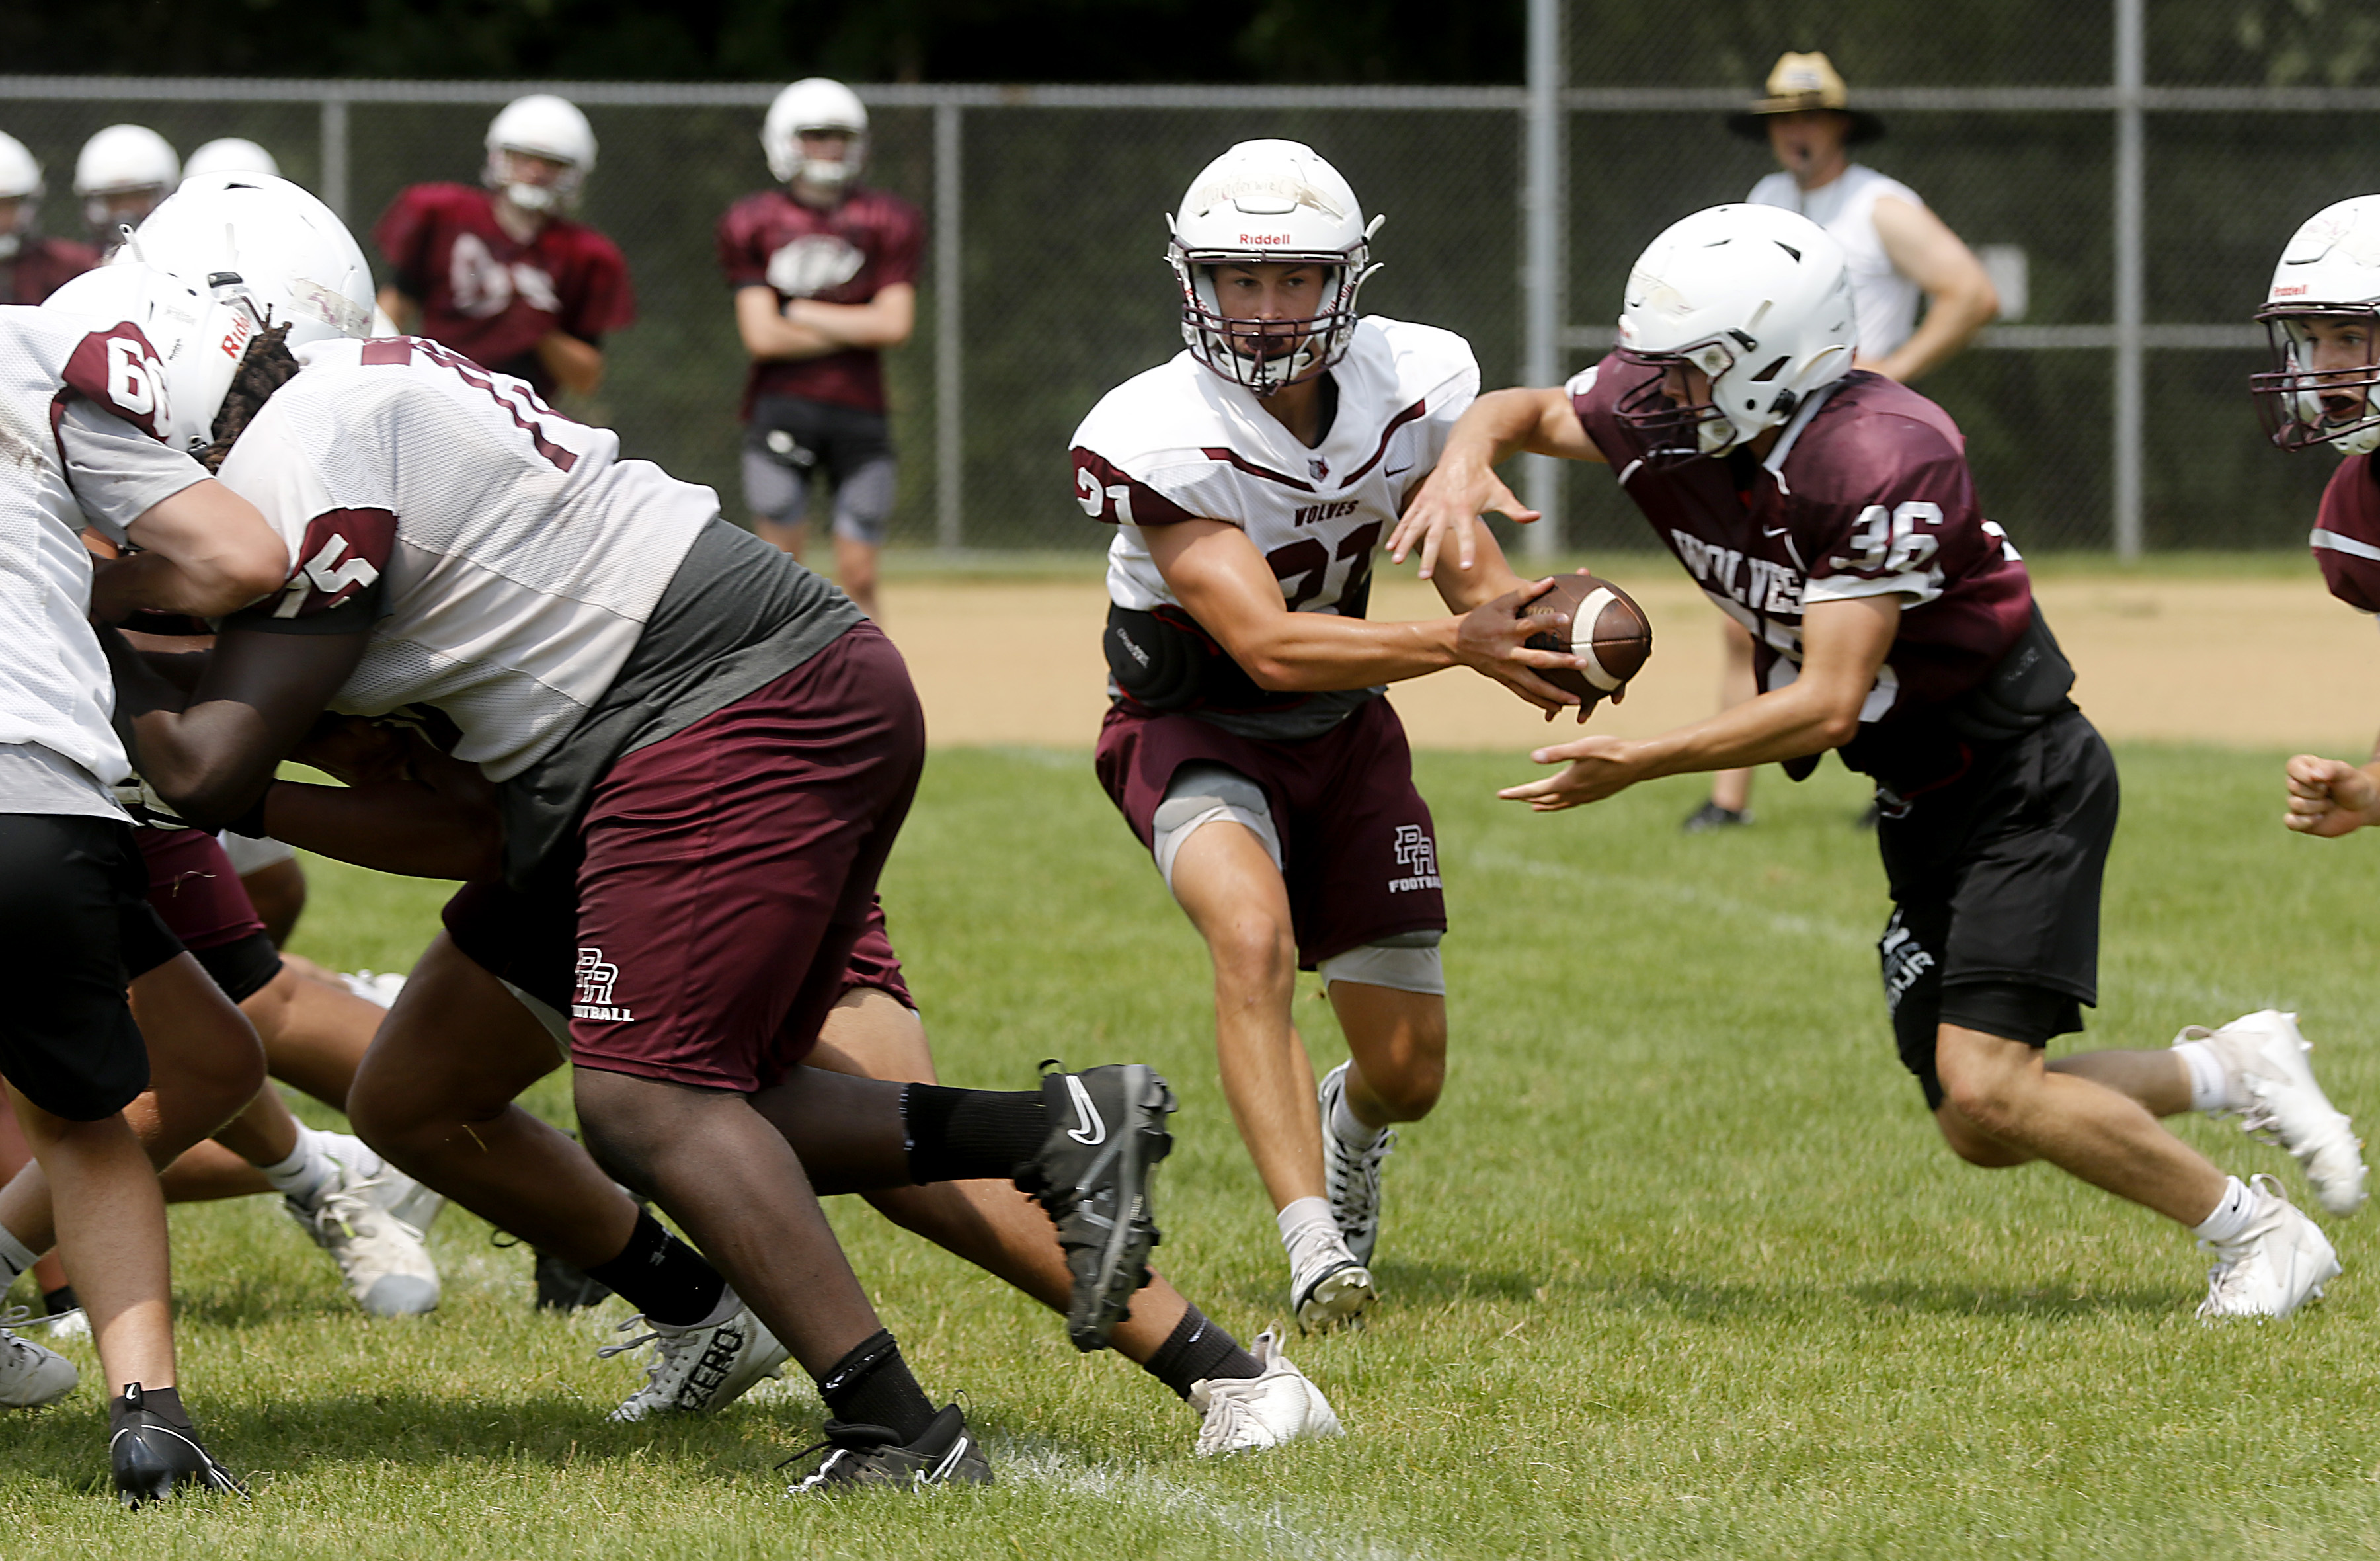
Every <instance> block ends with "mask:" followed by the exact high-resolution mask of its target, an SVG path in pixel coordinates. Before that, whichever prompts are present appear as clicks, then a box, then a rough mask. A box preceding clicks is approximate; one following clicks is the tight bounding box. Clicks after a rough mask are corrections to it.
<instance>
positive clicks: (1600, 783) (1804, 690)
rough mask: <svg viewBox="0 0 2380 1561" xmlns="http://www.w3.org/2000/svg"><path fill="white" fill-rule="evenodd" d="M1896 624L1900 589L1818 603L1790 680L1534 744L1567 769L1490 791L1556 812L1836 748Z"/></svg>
mask: <svg viewBox="0 0 2380 1561" xmlns="http://www.w3.org/2000/svg"><path fill="white" fill-rule="evenodd" d="M1899 632H1900V598H1899V597H1897V596H1863V597H1857V598H1854V599H1852V600H1851V601H1847V602H1822V603H1817V604H1813V605H1812V606H1811V607H1810V609H1809V611H1808V612H1806V613H1805V614H1803V618H1802V644H1803V662H1802V671H1801V676H1800V677H1796V678H1795V679H1794V680H1793V681H1792V682H1791V683H1790V684H1788V685H1787V686H1786V687H1784V688H1782V689H1777V690H1776V691H1774V692H1772V693H1766V694H1762V695H1760V696H1758V697H1757V698H1755V699H1751V700H1747V701H1744V702H1743V703H1742V704H1739V705H1733V706H1730V708H1728V709H1726V710H1723V711H1721V712H1719V713H1718V714H1717V715H1714V716H1712V717H1711V718H1710V719H1709V720H1707V721H1697V722H1695V723H1694V724H1693V725H1692V726H1680V727H1677V728H1675V729H1673V730H1671V731H1667V732H1664V733H1662V734H1661V735H1660V736H1658V737H1655V738H1642V739H1639V740H1635V741H1630V740H1626V739H1623V738H1611V737H1588V738H1579V739H1578V740H1577V741H1575V742H1567V743H1557V744H1555V745H1553V746H1551V747H1548V748H1541V749H1538V750H1536V752H1535V753H1532V754H1531V755H1529V757H1530V758H1531V759H1533V760H1535V761H1536V762H1537V763H1540V764H1566V765H1567V768H1565V769H1564V770H1562V772H1561V773H1560V774H1554V775H1548V776H1547V777H1546V778H1544V779H1543V780H1535V781H1530V782H1528V783H1527V784H1525V785H1523V786H1514V787H1506V788H1505V789H1503V790H1502V791H1500V792H1498V793H1497V794H1496V795H1497V796H1499V797H1501V798H1503V799H1505V800H1507V801H1511V802H1526V803H1528V804H1529V805H1530V807H1531V808H1533V809H1535V810H1536V811H1538V812H1541V813H1550V812H1559V811H1561V810H1562V809H1564V808H1575V807H1578V806H1580V805H1581V804H1582V803H1586V802H1600V801H1602V800H1603V799H1605V798H1607V797H1612V796H1616V795H1618V794H1619V793H1621V792H1622V791H1625V790H1627V789H1628V788H1629V787H1632V786H1634V785H1635V784H1636V783H1637V782H1638V781H1645V780H1652V779H1655V778H1657V777H1658V776H1661V775H1675V774H1686V773H1688V772H1691V771H1697V770H1729V769H1735V768H1738V767H1740V766H1743V765H1750V764H1765V763H1768V762H1771V761H1774V760H1779V759H1798V758H1801V757H1803V755H1805V754H1811V753H1823V752H1825V751H1826V750H1828V749H1833V748H1840V747H1841V746H1842V745H1843V744H1844V743H1847V742H1849V741H1851V739H1852V738H1853V737H1855V736H1857V735H1858V733H1859V726H1860V707H1861V705H1862V704H1864V702H1865V701H1866V699H1867V694H1868V690H1869V689H1872V688H1874V687H1875V685H1876V672H1877V669H1878V668H1880V667H1882V666H1883V665H1884V658H1885V656H1886V654H1887V652H1889V651H1890V650H1891V649H1892V641H1893V637H1894V636H1895V635H1896V634H1898V633H1899Z"/></svg>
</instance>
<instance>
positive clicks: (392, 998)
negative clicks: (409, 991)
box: [339, 970, 405, 1008]
mask: <svg viewBox="0 0 2380 1561" xmlns="http://www.w3.org/2000/svg"><path fill="white" fill-rule="evenodd" d="M339 981H340V982H341V984H343V985H344V986H346V989H347V990H348V991H349V992H352V993H354V994H356V995H357V996H358V997H360V998H362V999H363V1000H364V1001H365V1002H367V1003H377V1004H379V1005H380V1006H382V1007H383V1008H394V1007H395V1006H396V994H398V993H400V992H403V991H404V990H405V972H404V971H402V970H341V971H340V972H339Z"/></svg>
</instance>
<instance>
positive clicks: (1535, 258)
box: [1521, 0, 1570, 558]
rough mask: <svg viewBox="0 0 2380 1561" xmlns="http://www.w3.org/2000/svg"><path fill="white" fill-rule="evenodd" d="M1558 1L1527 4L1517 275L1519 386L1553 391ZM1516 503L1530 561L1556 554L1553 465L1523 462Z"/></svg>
mask: <svg viewBox="0 0 2380 1561" xmlns="http://www.w3.org/2000/svg"><path fill="white" fill-rule="evenodd" d="M1561 12H1562V4H1561V0H1529V99H1528V107H1527V108H1526V109H1525V110H1524V132H1523V141H1522V145H1523V148H1524V158H1523V163H1524V167H1523V179H1522V195H1521V204H1522V210H1523V213H1524V223H1525V226H1524V234H1525V253H1524V260H1523V262H1522V267H1521V379H1522V381H1523V382H1524V384H1533V385H1547V384H1555V383H1557V382H1558V381H1559V379H1560V374H1561V356H1560V350H1561V329H1562V326H1563V324H1564V323H1565V320H1566V316H1567V314H1568V312H1569V311H1567V310H1566V309H1565V308H1564V299H1563V294H1564V293H1565V292H1566V291H1568V289H1567V288H1566V287H1564V283H1566V282H1567V281H1568V280H1569V277H1568V274H1567V272H1568V267H1567V264H1566V259H1567V257H1566V254H1565V250H1564V246H1563V243H1562V239H1563V238H1564V236H1565V234H1564V230H1565V228H1566V226H1567V218H1568V214H1569V206H1570V202H1569V201H1568V199H1567V196H1568V193H1569V186H1568V181H1567V179H1566V178H1565V177H1564V175H1565V173H1566V170H1565V168H1564V166H1563V165H1564V163H1565V162H1566V159H1565V158H1564V157H1563V155H1562V153H1563V151H1564V141H1565V140H1566V137H1565V134H1564V132H1565V131H1566V130H1567V129H1568V128H1569V127H1568V125H1567V123H1566V122H1565V120H1564V117H1563V115H1562V105H1561V89H1562V79H1563V77H1564V75H1565V72H1564V70H1563V68H1562V63H1563V62H1562V52H1561V51H1562V25H1561V22H1562V18H1561ZM1522 458H1523V460H1524V463H1525V464H1524V475H1523V482H1522V497H1523V499H1524V502H1526V503H1527V505H1528V506H1529V507H1530V508H1532V509H1535V510H1536V511H1538V512H1539V513H1540V514H1542V515H1543V517H1544V518H1542V519H1540V520H1539V521H1538V522H1537V523H1536V525H1534V526H1532V527H1530V528H1529V529H1528V530H1527V531H1526V532H1524V538H1525V541H1524V547H1525V549H1526V551H1527V554H1528V555H1529V556H1530V557H1532V558H1545V557H1548V556H1550V555H1553V554H1554V553H1555V552H1557V551H1559V550H1560V547H1561V543H1562V534H1561V525H1562V517H1561V489H1562V470H1561V462H1560V461H1559V460H1558V459H1556V458H1555V457H1551V456H1524V457H1522Z"/></svg>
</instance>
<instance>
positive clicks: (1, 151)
mask: <svg viewBox="0 0 2380 1561" xmlns="http://www.w3.org/2000/svg"><path fill="white" fill-rule="evenodd" d="M0 201H16V202H17V203H18V205H17V214H16V215H15V216H14V217H13V218H11V219H10V220H9V223H8V226H7V228H6V230H5V231H0V261H12V260H15V259H16V258H17V251H18V250H21V249H23V248H24V247H25V238H26V236H27V235H29V234H30V233H31V232H32V231H33V219H34V218H35V217H37V216H39V215H40V214H41V210H42V165H40V164H39V163H36V162H34V161H33V154H32V153H31V152H28V151H26V150H25V143H24V142H23V141H20V140H18V139H17V138H16V137H14V136H12V135H9V134H8V133H7V132H6V131H0Z"/></svg>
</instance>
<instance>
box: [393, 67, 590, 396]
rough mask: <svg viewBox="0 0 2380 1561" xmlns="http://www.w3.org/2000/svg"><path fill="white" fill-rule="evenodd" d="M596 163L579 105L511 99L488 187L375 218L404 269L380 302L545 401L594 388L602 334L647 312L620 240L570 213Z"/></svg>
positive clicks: (439, 188) (422, 195)
mask: <svg viewBox="0 0 2380 1561" xmlns="http://www.w3.org/2000/svg"><path fill="white" fill-rule="evenodd" d="M594 171H595V132H594V130H593V129H591V128H589V126H588V123H587V116H585V115H583V114H581V113H579V112H578V110H577V107H575V106H574V105H572V104H568V103H565V101H563V100H562V99H561V98H558V97H555V96H553V94H552V93H550V92H532V93H530V94H529V95H528V97H525V98H516V99H515V100H514V101H513V102H511V103H509V104H505V105H504V112H503V113H501V114H499V115H497V116H496V117H495V119H494V120H493V121H492V123H491V124H490V125H489V126H488V162H487V166H486V167H485V168H484V169H482V170H481V172H480V183H481V184H482V185H483V186H484V188H482V189H473V188H471V187H470V186H468V185H462V184H417V185H412V186H409V187H408V188H407V189H401V190H399V191H398V192H397V196H396V199H395V201H390V202H389V207H388V210H387V211H386V212H384V213H382V214H381V219H380V221H379V222H378V223H377V224H376V225H374V226H373V228H372V239H373V242H375V243H377V244H378V245H379V246H380V249H381V253H383V255H385V256H387V257H388V263H389V265H390V266H391V267H392V268H394V270H395V274H396V275H395V281H394V282H392V283H390V284H389V285H388V286H387V287H383V288H382V289H381V292H380V306H381V308H382V309H383V310H385V311H387V313H388V316H389V318H390V319H391V320H393V321H395V323H396V325H397V328H398V329H399V330H401V331H411V332H418V333H419V334H420V335H425V336H428V337H429V338H430V339H431V340H432V341H435V342H439V343H441V344H443V345H444V346H446V347H450V348H454V349H455V351H457V352H459V353H461V354H462V355H463V356H464V357H466V358H468V359H471V360H473V361H475V362H478V363H481V364H484V365H485V366H486V367H488V368H491V369H493V370H495V371H496V372H499V373H505V374H513V375H516V376H517V377H519V378H521V379H525V380H527V381H528V383H529V384H533V385H535V386H536V387H537V393H538V394H539V395H540V396H553V394H554V393H555V392H556V391H557V390H566V391H569V392H571V393H572V394H573V395H577V396H591V395H593V394H594V393H595V390H596V388H597V387H598V386H600V385H601V384H602V383H603V338H604V336H605V335H609V334H610V333H611V332H613V331H616V330H619V329H621V328H622V327H623V326H625V325H626V324H628V323H630V322H632V321H634V320H635V319H636V317H637V305H636V299H635V297H634V295H632V294H631V293H630V291H629V288H628V262H627V261H626V260H625V258H624V257H623V256H622V255H621V253H620V250H619V246H617V245H615V244H613V242H612V240H610V239H609V238H605V237H603V235H601V233H598V232H596V231H595V230H594V229H593V228H591V227H589V226H587V225H586V224H584V223H581V222H577V221H574V220H573V219H572V218H571V217H570V215H569V214H568V213H570V212H571V211H572V210H574V209H575V208H576V207H577V203H578V197H579V194H580V192H581V191H582V189H584V188H585V185H586V182H587V176H588V175H589V174H591V173H593V172H594Z"/></svg>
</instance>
